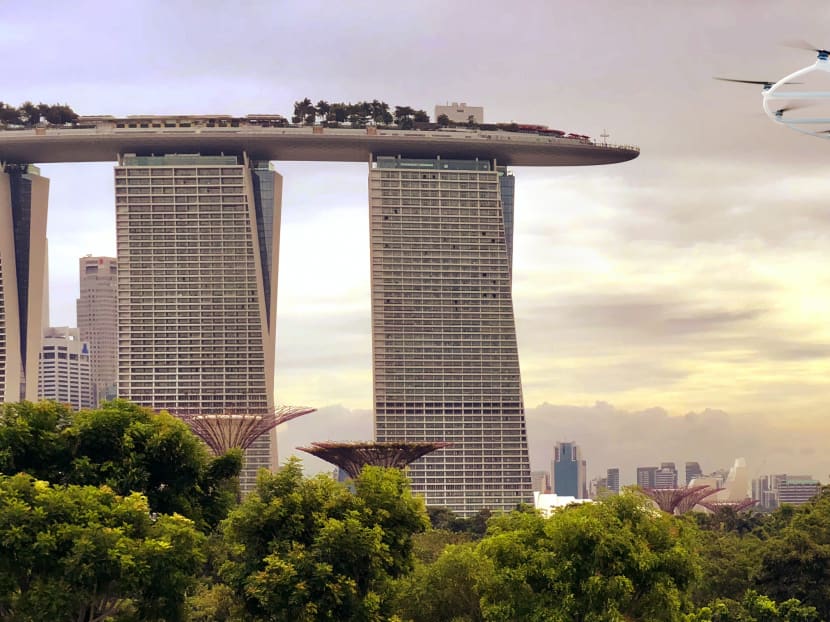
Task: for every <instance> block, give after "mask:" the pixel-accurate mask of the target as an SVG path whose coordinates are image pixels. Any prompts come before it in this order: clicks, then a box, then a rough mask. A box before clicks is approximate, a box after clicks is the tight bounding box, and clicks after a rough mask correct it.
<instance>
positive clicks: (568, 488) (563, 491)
mask: <svg viewBox="0 0 830 622" xmlns="http://www.w3.org/2000/svg"><path fill="white" fill-rule="evenodd" d="M585 467H586V464H585V460H583V459H582V451H581V450H580V449H579V446H578V445H577V444H576V443H570V442H567V443H556V447H554V448H553V462H551V479H552V480H553V492H554V493H555V494H557V495H559V496H566V497H574V498H576V499H584V498H586V497H587V496H588V495H587V490H586V484H587V482H586V481H585Z"/></svg>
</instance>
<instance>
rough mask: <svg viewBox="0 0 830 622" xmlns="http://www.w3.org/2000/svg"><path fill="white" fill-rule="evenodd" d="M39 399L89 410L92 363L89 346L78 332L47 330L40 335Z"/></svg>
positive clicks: (92, 392)
mask: <svg viewBox="0 0 830 622" xmlns="http://www.w3.org/2000/svg"><path fill="white" fill-rule="evenodd" d="M38 399H43V400H54V401H56V402H60V403H61V404H68V405H69V406H71V407H72V408H73V409H74V410H81V409H83V408H92V407H93V406H94V405H95V395H94V391H93V386H92V360H91V356H90V348H89V344H88V343H87V342H85V341H83V340H82V339H81V334H80V331H79V330H78V329H77V328H69V327H66V326H61V327H52V328H48V329H47V330H46V331H45V333H44V335H43V348H42V350H41V352H40V362H39V374H38Z"/></svg>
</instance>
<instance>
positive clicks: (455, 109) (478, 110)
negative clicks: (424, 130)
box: [435, 102, 484, 123]
mask: <svg viewBox="0 0 830 622" xmlns="http://www.w3.org/2000/svg"><path fill="white" fill-rule="evenodd" d="M442 114H445V115H447V118H448V119H449V120H450V121H452V122H453V123H469V121H470V117H472V118H473V122H474V123H484V108H483V107H481V106H468V105H467V102H461V103H460V104H459V103H458V102H453V103H452V105H450V104H447V105H446V106H435V121H436V122H437V121H438V117H440V116H441V115H442Z"/></svg>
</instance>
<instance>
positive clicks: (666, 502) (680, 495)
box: [643, 484, 714, 514]
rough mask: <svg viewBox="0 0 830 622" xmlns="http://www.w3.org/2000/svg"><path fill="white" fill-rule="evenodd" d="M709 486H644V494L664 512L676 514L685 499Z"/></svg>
mask: <svg viewBox="0 0 830 622" xmlns="http://www.w3.org/2000/svg"><path fill="white" fill-rule="evenodd" d="M708 488H709V486H707V485H705V484H701V485H699V486H686V487H685V488H643V494H645V495H646V496H647V497H649V498H650V499H651V500H652V501H654V502H655V503H656V504H657V507H658V508H660V509H661V510H663V511H664V512H668V513H669V514H674V512H675V510H676V509H677V508H678V506H679V505H680V503H681V502H682V501H683V500H684V499H687V498H689V497H691V496H692V495H696V494H698V493H700V492H701V491H703V490H704V489H708ZM713 492H714V491H713ZM704 496H708V495H704ZM692 507H694V506H692Z"/></svg>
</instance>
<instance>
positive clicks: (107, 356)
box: [76, 255, 118, 405]
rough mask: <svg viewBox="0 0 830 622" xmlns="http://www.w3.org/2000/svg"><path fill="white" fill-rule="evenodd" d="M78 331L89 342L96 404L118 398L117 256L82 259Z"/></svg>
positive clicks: (77, 307) (80, 264)
mask: <svg viewBox="0 0 830 622" xmlns="http://www.w3.org/2000/svg"><path fill="white" fill-rule="evenodd" d="M78 263H79V268H80V297H79V298H78V300H77V303H76V309H77V314H78V330H79V331H80V334H81V339H82V340H83V341H86V342H87V343H89V348H90V358H91V362H92V385H93V396H94V399H95V404H96V405H97V404H98V403H100V402H101V401H103V400H111V399H113V398H115V396H116V387H117V384H118V325H117V314H118V312H117V309H118V265H117V263H116V259H115V257H93V256H92V255H87V256H86V257H81V258H80V260H79V262H78Z"/></svg>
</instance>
